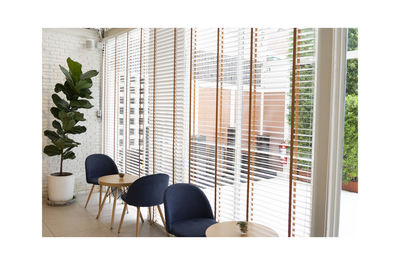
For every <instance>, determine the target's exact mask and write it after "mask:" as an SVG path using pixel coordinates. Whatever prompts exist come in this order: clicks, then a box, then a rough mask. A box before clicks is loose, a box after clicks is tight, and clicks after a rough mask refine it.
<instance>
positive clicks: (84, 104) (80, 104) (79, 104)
mask: <svg viewBox="0 0 400 265" xmlns="http://www.w3.org/2000/svg"><path fill="white" fill-rule="evenodd" d="M71 107H74V108H84V109H90V108H92V107H93V105H92V104H90V102H89V101H88V100H85V99H78V100H71Z"/></svg>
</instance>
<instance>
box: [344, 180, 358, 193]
mask: <svg viewBox="0 0 400 265" xmlns="http://www.w3.org/2000/svg"><path fill="white" fill-rule="evenodd" d="M342 190H345V191H349V192H354V193H358V182H356V181H349V183H347V184H345V183H344V181H343V182H342Z"/></svg>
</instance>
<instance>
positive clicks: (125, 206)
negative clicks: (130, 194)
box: [118, 202, 128, 234]
mask: <svg viewBox="0 0 400 265" xmlns="http://www.w3.org/2000/svg"><path fill="white" fill-rule="evenodd" d="M127 209H128V204H127V203H126V202H125V205H124V209H123V210H122V216H121V221H120V222H119V227H118V234H119V232H120V231H121V226H122V223H123V222H124V217H125V211H126V210H127Z"/></svg>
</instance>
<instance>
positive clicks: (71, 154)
mask: <svg viewBox="0 0 400 265" xmlns="http://www.w3.org/2000/svg"><path fill="white" fill-rule="evenodd" d="M63 157H64V159H75V157H76V156H75V153H74V152H72V151H68V152H65V153H64V156H63Z"/></svg>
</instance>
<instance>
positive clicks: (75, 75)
mask: <svg viewBox="0 0 400 265" xmlns="http://www.w3.org/2000/svg"><path fill="white" fill-rule="evenodd" d="M67 64H68V68H69V71H70V73H71V77H72V79H73V80H74V84H76V83H77V82H78V81H79V79H80V77H81V74H82V65H81V64H80V63H78V62H75V61H74V60H72V59H71V58H69V57H68V59H67Z"/></svg>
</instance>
